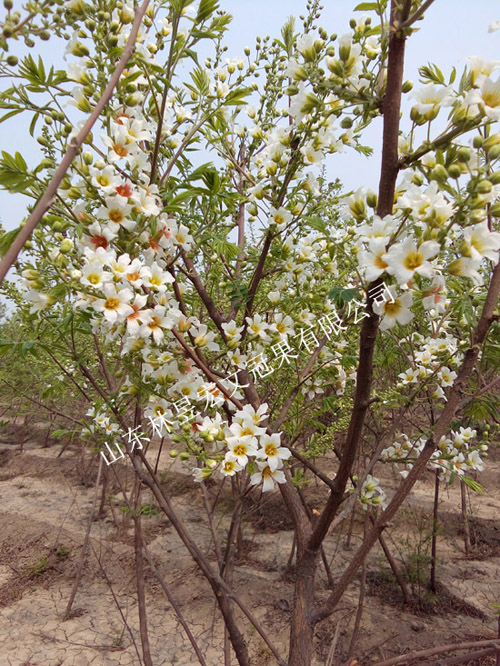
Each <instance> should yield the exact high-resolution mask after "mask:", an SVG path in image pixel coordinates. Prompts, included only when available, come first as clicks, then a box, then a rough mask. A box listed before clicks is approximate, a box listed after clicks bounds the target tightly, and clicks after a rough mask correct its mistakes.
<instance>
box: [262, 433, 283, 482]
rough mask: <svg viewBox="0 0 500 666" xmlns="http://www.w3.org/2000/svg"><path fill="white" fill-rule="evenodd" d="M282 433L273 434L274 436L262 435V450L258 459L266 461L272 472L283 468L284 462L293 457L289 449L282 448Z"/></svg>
mask: <svg viewBox="0 0 500 666" xmlns="http://www.w3.org/2000/svg"><path fill="white" fill-rule="evenodd" d="M280 437H281V435H280V433H273V434H272V435H266V434H264V435H261V438H260V447H261V448H260V449H259V450H258V451H257V457H258V458H262V459H264V460H265V461H266V462H267V464H268V465H269V467H270V469H271V471H273V472H274V471H275V470H277V469H278V467H281V461H282V460H288V458H289V457H290V456H291V455H292V453H291V451H290V450H289V449H286V448H285V447H284V446H280Z"/></svg>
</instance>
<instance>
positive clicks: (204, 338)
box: [194, 324, 220, 351]
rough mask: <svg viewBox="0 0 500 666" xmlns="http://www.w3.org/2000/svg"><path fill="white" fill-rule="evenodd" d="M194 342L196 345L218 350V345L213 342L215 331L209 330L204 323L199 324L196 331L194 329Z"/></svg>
mask: <svg viewBox="0 0 500 666" xmlns="http://www.w3.org/2000/svg"><path fill="white" fill-rule="evenodd" d="M195 333H196V335H195V338H194V344H195V346H196V347H206V349H209V350H210V351H218V350H219V349H220V347H219V345H218V344H217V343H216V342H214V338H215V333H212V331H209V330H208V328H207V326H206V324H200V325H199V326H198V331H195Z"/></svg>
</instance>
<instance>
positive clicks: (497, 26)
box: [488, 21, 500, 32]
mask: <svg viewBox="0 0 500 666" xmlns="http://www.w3.org/2000/svg"><path fill="white" fill-rule="evenodd" d="M497 30H500V21H493V23H490V25H489V26H488V32H496V31H497Z"/></svg>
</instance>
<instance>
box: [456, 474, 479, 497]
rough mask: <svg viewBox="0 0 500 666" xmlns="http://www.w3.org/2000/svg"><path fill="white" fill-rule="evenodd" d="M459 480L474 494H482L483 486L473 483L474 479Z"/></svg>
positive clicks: (464, 477)
mask: <svg viewBox="0 0 500 666" xmlns="http://www.w3.org/2000/svg"><path fill="white" fill-rule="evenodd" d="M460 478H461V479H462V481H463V482H464V483H465V485H466V486H469V488H470V489H471V490H473V491H474V492H475V493H479V494H481V493H483V492H484V488H483V486H482V485H481V484H480V483H478V482H477V481H474V479H471V478H470V476H462V477H460Z"/></svg>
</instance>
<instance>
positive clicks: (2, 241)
mask: <svg viewBox="0 0 500 666" xmlns="http://www.w3.org/2000/svg"><path fill="white" fill-rule="evenodd" d="M0 182H1V176H0ZM20 231H21V227H18V228H17V229H12V230H11V231H6V232H5V233H4V234H2V235H1V236H0V257H3V256H4V255H5V254H6V253H7V251H8V250H9V248H10V246H11V245H12V243H13V242H14V240H15V238H16V236H17V234H18V233H19V232H20Z"/></svg>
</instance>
